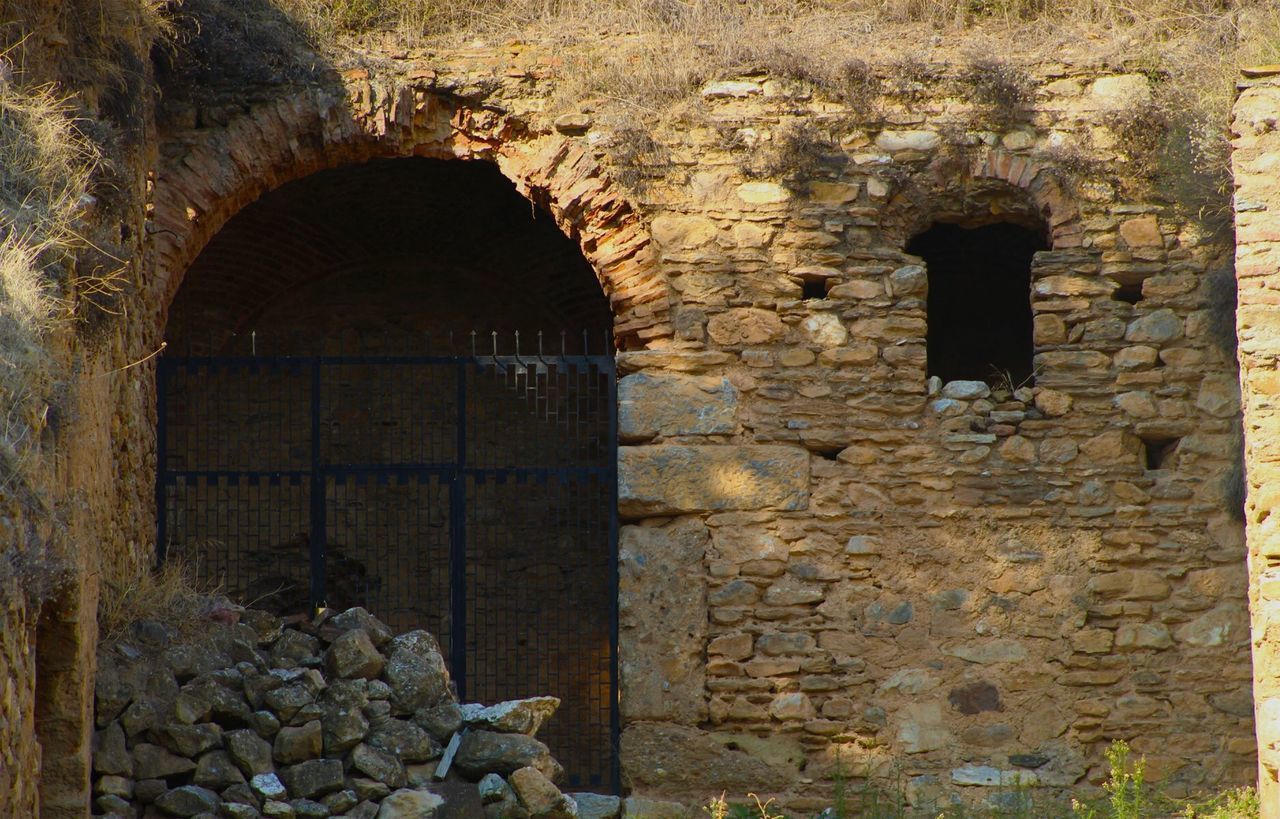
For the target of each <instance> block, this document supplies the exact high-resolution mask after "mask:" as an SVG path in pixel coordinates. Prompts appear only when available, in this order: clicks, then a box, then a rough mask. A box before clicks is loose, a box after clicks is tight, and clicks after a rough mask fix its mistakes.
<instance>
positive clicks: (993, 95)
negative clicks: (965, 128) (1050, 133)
mask: <svg viewBox="0 0 1280 819" xmlns="http://www.w3.org/2000/svg"><path fill="white" fill-rule="evenodd" d="M960 83H961V86H962V88H963V89H964V90H965V91H966V92H967V97H968V99H969V102H970V103H971V104H972V105H973V112H972V118H973V127H975V128H979V129H984V128H985V129H990V130H993V131H1007V130H1008V129H1009V128H1011V127H1012V126H1014V125H1017V124H1018V123H1020V122H1025V121H1026V120H1027V118H1028V116H1029V115H1030V112H1031V106H1032V104H1033V103H1034V102H1035V82H1034V81H1033V80H1032V78H1031V76H1030V75H1029V74H1028V73H1027V72H1026V71H1025V70H1024V69H1023V68H1021V67H1019V66H1017V65H1013V64H1012V63H1009V62H1006V61H1004V60H1002V59H998V58H992V57H977V58H975V59H973V60H972V61H971V62H970V63H969V65H968V66H966V68H965V69H964V71H963V72H962V73H961V75H960Z"/></svg>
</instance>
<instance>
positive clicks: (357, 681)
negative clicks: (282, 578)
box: [93, 608, 621, 819]
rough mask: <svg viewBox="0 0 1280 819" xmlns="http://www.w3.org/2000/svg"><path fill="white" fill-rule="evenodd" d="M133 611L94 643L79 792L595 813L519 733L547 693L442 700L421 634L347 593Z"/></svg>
mask: <svg viewBox="0 0 1280 819" xmlns="http://www.w3.org/2000/svg"><path fill="white" fill-rule="evenodd" d="M223 619H224V621H226V622H224V623H223V624H221V625H218V624H211V626H210V628H209V629H208V633H207V634H202V635H201V638H200V639H198V640H179V639H177V638H176V634H175V632H174V630H173V629H172V628H170V627H167V626H165V625H164V624H161V623H158V622H154V621H144V622H141V623H138V624H135V626H134V627H133V628H132V629H131V631H130V633H129V634H128V635H127V636H126V637H125V638H124V639H122V640H120V641H119V642H117V643H115V644H114V645H112V646H110V647H107V648H104V650H103V651H102V652H101V653H100V656H99V663H100V670H99V675H98V683H97V691H96V697H97V702H96V708H97V724H98V727H99V729H100V730H99V731H98V733H97V735H96V739H95V748H94V763H93V767H94V794H95V807H96V808H97V810H98V811H99V812H100V813H101V814H105V815H107V816H118V817H141V819H147V817H172V816H178V817H225V818H226V819H256V817H299V818H300V817H330V816H345V817H352V818H353V819H375V818H376V819H409V817H413V819H419V817H431V816H439V817H445V816H477V817H478V816H485V817H488V819H520V818H522V817H548V819H565V818H567V817H581V818H582V819H601V818H602V817H613V816H617V815H618V814H619V812H620V809H621V805H620V803H619V799H618V798H617V797H615V796H600V795H596V794H573V795H568V794H563V793H561V792H560V790H559V789H558V788H557V787H556V785H555V782H556V781H557V779H558V778H559V777H560V775H561V772H562V771H561V768H560V765H559V763H557V762H556V760H555V759H554V758H553V757H552V755H551V752H550V750H549V749H548V748H547V746H546V745H544V744H543V743H542V742H540V741H538V740H537V739H535V737H534V735H535V734H536V733H537V731H538V729H539V727H541V725H542V724H543V723H544V722H545V721H546V720H547V719H548V718H549V717H550V716H551V715H552V714H553V713H554V712H555V709H556V708H557V706H559V704H560V701H559V700H558V699H556V698H555V697H535V698H532V699H525V700H514V701H509V702H503V703H499V704H497V705H492V706H488V707H485V706H482V705H475V704H460V703H458V701H457V697H456V696H455V694H454V693H453V690H452V687H451V684H450V680H449V672H448V670H447V669H446V667H445V662H444V658H443V657H442V655H441V652H440V647H439V644H438V643H437V642H436V640H435V638H434V637H432V636H431V635H430V634H428V633H427V632H425V631H411V632H408V633H405V634H401V635H399V636H393V635H392V634H391V631H390V629H388V628H387V626H385V625H384V624H383V623H381V622H379V621H378V620H377V619H376V618H374V617H373V616H372V615H370V614H369V613H368V612H366V611H365V610H364V609H360V608H354V609H348V610H347V611H344V612H342V613H340V614H331V613H326V614H322V615H321V616H319V617H317V618H316V619H315V620H304V619H302V618H287V619H281V618H278V617H275V616H272V615H270V614H266V613H264V612H258V611H244V612H239V611H235V610H231V609H228V610H226V611H225V612H224V616H223Z"/></svg>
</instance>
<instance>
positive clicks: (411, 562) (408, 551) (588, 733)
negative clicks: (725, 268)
mask: <svg viewBox="0 0 1280 819" xmlns="http://www.w3.org/2000/svg"><path fill="white" fill-rule="evenodd" d="M611 325H612V315H611V312H610V309H609V304H608V301H607V300H606V299H605V297H604V294H603V292H602V290H601V287H600V284H599V282H598V281H597V280H596V277H595V274H594V272H593V270H592V268H591V266H590V265H589V264H588V263H587V262H586V260H585V259H584V258H583V255H582V253H581V251H580V250H579V249H578V247H577V246H576V245H575V244H574V243H573V242H572V241H570V240H569V239H568V238H566V237H565V236H564V235H563V234H562V233H560V231H559V229H558V228H557V227H556V224H555V222H554V221H553V220H552V218H551V217H550V216H549V215H548V214H546V213H545V211H543V210H541V209H539V208H538V207H536V206H535V205H534V204H532V203H530V202H529V201H528V200H527V199H525V198H524V197H522V196H521V195H520V194H519V193H517V191H516V189H515V187H514V186H513V185H512V184H511V183H510V182H509V181H508V180H507V179H506V178H505V177H503V176H502V174H501V173H500V172H499V171H498V168H497V166H495V165H492V164H490V163H487V162H478V161H448V160H433V159H421V158H406V159H394V160H379V161H373V162H368V163H364V164H359V165H348V166H343V167H340V168H336V169H331V170H326V171H320V172H318V173H315V174H313V175H311V176H308V177H304V178H302V179H299V180H297V181H294V182H291V183H288V184H286V185H284V186H282V187H280V188H279V189H277V190H275V191H273V192H271V193H269V194H267V195H265V196H263V197H262V198H261V199H259V200H258V201H257V202H255V203H253V204H251V205H249V206H248V207H246V208H244V209H243V210H242V211H240V212H239V213H238V214H237V215H236V216H234V217H232V219H231V220H230V221H228V222H227V223H226V225H225V226H224V227H223V228H222V229H221V230H220V231H219V232H218V233H217V234H216V235H215V236H214V237H213V239H212V240H211V241H210V242H209V243H208V245H207V246H206V247H205V248H204V250H203V251H202V252H201V254H200V255H199V257H198V258H197V259H196V260H195V262H194V263H193V264H192V265H191V267H190V269H189V270H188V271H187V273H186V276H185V277H184V280H183V283H182V286H181V288H180V289H179V291H178V293H177V295H176V297H175V299H174V301H173V304H172V306H171V308H170V313H169V322H168V325H167V330H166V341H167V342H168V350H167V353H166V356H165V358H164V360H163V361H162V363H161V364H160V368H159V384H158V393H159V395H160V415H159V424H160V430H159V436H158V438H159V453H158V454H159V463H160V469H159V481H158V487H157V504H158V507H159V510H160V521H159V528H160V543H161V549H162V552H163V554H164V555H165V556H166V557H167V558H169V559H173V558H178V557H181V558H182V559H186V560H188V561H190V562H191V563H193V564H194V565H195V566H196V568H197V570H198V572H199V573H200V574H201V575H203V576H204V577H205V578H207V579H210V580H213V581H216V582H220V583H222V584H223V585H224V586H225V588H226V590H227V592H228V593H229V594H231V595H232V596H233V597H236V598H238V599H240V600H241V601H243V602H245V603H253V604H256V605H259V606H263V607H267V608H271V609H274V610H276V611H277V612H279V613H281V614H293V613H305V612H309V611H310V610H311V609H312V607H314V606H319V605H325V606H328V607H330V608H337V609H341V608H346V607H348V606H352V605H362V606H364V607H366V608H368V609H369V610H370V611H372V612H373V613H374V614H375V615H376V616H378V617H380V618H381V619H383V620H384V621H386V622H388V624H389V625H391V626H392V627H393V628H395V629H396V630H406V629H411V628H425V629H428V630H430V631H431V632H432V633H434V634H436V635H437V637H438V638H439V639H440V641H441V643H442V648H443V649H444V651H445V654H446V656H447V657H449V659H450V661H451V671H452V672H453V675H454V677H455V679H456V680H457V682H458V686H459V689H460V690H459V693H460V695H461V696H463V697H464V698H466V699H468V700H476V701H484V702H492V701H498V700H502V699H511V698H518V697H525V696H532V695H537V694H553V695H555V696H559V697H560V698H561V699H562V701H563V704H562V706H561V710H560V712H559V714H558V715H557V717H556V718H555V719H554V720H553V721H552V722H551V723H549V724H548V725H547V726H546V728H544V729H543V736H544V738H545V739H546V741H547V742H548V744H549V745H551V746H552V750H553V751H554V752H555V753H556V755H557V757H558V758H559V759H560V761H561V762H562V763H563V764H564V765H565V768H566V773H567V777H568V779H569V782H568V784H569V785H570V786H582V787H594V788H600V787H609V786H611V785H615V784H616V761H615V755H614V753H613V750H612V749H613V747H614V746H615V744H616V743H615V742H614V738H615V736H616V724H617V717H616V701H617V696H616V673H615V667H616V659H615V654H616V651H615V646H616V638H615V634H616V599H617V596H616V592H615V587H616V580H615V565H616V561H615V557H614V555H615V551H616V545H615V544H616V523H615V519H616V501H615V493H616V479H615V468H616V467H615V462H616V452H615V450H616V430H615V427H616V425H615V423H614V412H615V406H616V400H615V398H614V377H613V364H612V355H611V352H612V351H611V346H612V345H611Z"/></svg>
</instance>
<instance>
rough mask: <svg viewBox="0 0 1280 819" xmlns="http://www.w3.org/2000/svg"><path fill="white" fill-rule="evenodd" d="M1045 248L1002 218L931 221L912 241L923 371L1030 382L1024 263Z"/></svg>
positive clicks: (1035, 235)
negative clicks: (923, 309)
mask: <svg viewBox="0 0 1280 819" xmlns="http://www.w3.org/2000/svg"><path fill="white" fill-rule="evenodd" d="M1046 249H1047V245H1046V244H1045V241H1044V237H1043V236H1042V235H1041V234H1040V233H1039V232H1037V231H1034V230H1030V229H1028V228H1025V227H1022V226H1019V225H1014V224H1009V223H998V224H993V225H983V226H981V227H974V228H966V227H961V226H960V225H955V224H949V223H938V224H935V225H933V226H932V227H930V228H929V229H928V230H926V231H925V232H924V233H921V234H920V235H918V236H916V237H915V238H914V239H912V240H911V242H910V243H909V244H908V245H907V252H908V253H911V254H913V255H916V256H919V257H921V258H922V259H924V262H925V265H926V268H927V270H928V272H929V306H928V325H929V328H928V336H927V347H928V356H929V364H928V369H929V375H931V376H933V375H936V376H938V377H939V378H941V379H942V381H943V382H944V383H945V382H948V381H957V380H972V381H986V382H988V383H991V384H995V383H1000V382H1004V381H1005V380H1006V378H1007V379H1008V380H1009V381H1010V382H1011V383H1012V385H1013V386H1014V387H1018V386H1023V385H1030V384H1031V382H1032V374H1033V368H1032V357H1033V355H1034V352H1035V351H1034V348H1033V345H1032V336H1031V261H1032V256H1033V255H1034V254H1035V253H1036V252H1037V251H1040V250H1046Z"/></svg>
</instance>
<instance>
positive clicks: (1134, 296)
mask: <svg viewBox="0 0 1280 819" xmlns="http://www.w3.org/2000/svg"><path fill="white" fill-rule="evenodd" d="M1111 298H1113V299H1115V300H1116V301H1122V302H1124V303H1125V304H1137V303H1138V302H1140V301H1142V282H1130V283H1129V284H1121V285H1118V286H1117V287H1116V289H1115V290H1114V291H1112V293H1111Z"/></svg>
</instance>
